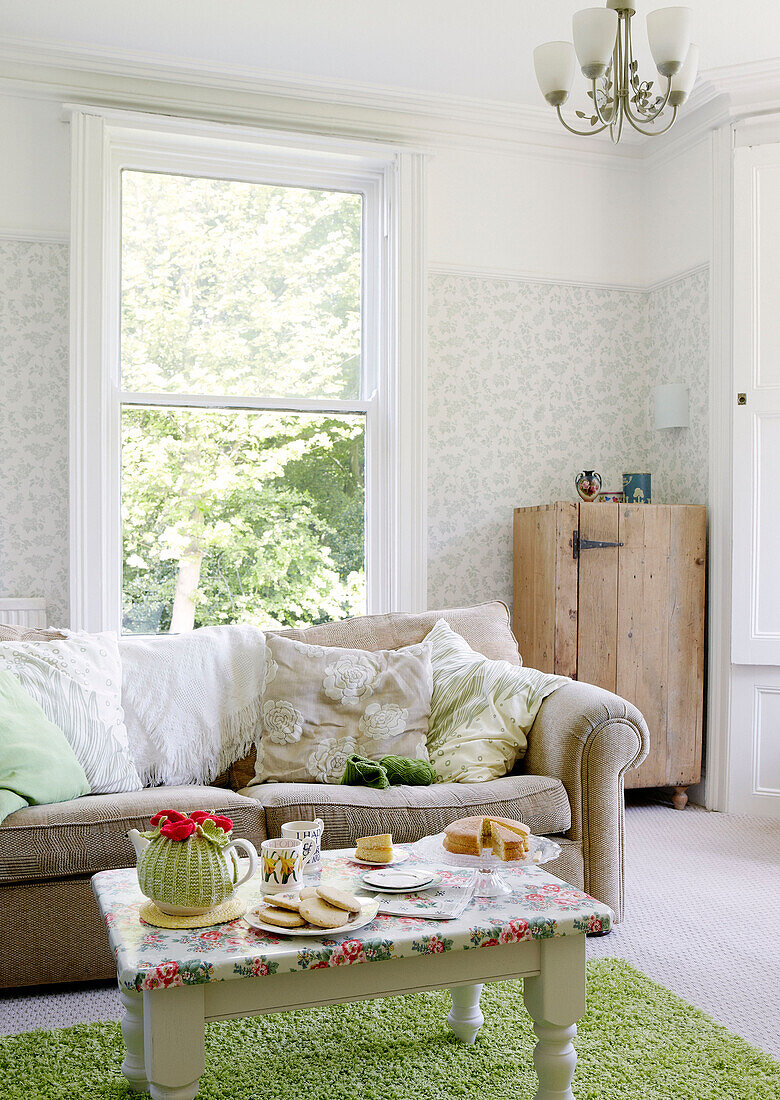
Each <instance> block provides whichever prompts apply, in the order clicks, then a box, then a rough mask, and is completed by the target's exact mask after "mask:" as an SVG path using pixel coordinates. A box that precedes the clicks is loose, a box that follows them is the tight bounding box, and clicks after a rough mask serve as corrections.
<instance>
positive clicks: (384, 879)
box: [360, 867, 441, 894]
mask: <svg viewBox="0 0 780 1100" xmlns="http://www.w3.org/2000/svg"><path fill="white" fill-rule="evenodd" d="M360 877H361V879H362V881H363V882H364V883H365V885H366V886H370V887H371V889H372V890H381V891H382V892H383V893H390V892H392V893H407V894H408V893H414V892H415V891H417V890H429V889H430V888H431V887H432V886H438V884H439V883H440V882H441V875H437V874H436V873H435V872H433V871H416V870H415V869H414V868H413V867H410V868H409V870H407V871H403V870H402V871H396V870H394V869H393V868H385V867H383V868H381V869H380V870H378V871H364V872H363V874H362V875H361V876H360Z"/></svg>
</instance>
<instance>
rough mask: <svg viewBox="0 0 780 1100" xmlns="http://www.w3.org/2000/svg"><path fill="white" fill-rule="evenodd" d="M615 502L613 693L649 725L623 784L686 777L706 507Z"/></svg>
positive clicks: (697, 712) (695, 711) (692, 766)
mask: <svg viewBox="0 0 780 1100" xmlns="http://www.w3.org/2000/svg"><path fill="white" fill-rule="evenodd" d="M619 507H620V522H619V532H620V541H621V542H622V543H623V545H622V547H621V548H620V551H619V554H620V566H619V579H618V627H617V633H618V640H617V693H618V695H622V696H624V698H626V699H628V700H630V701H631V702H632V703H634V704H635V705H636V706H637V707H638V708H639V709H640V710H641V711H642V713H643V714H644V716H645V719H646V721H647V725H648V729H649V731H650V753H649V755H648V757H647V760H646V761H645V763H644V764H643V765H642V766H641V768H639V769H638V770H636V771H632V772H628V773H627V775H626V785H627V786H629V787H655V786H666V785H674V786H677V785H687V784H689V783H694V782H697V781H698V779H699V775H700V767H701V723H702V680H703V669H704V554H705V549H704V547H705V522H706V520H705V511H704V508H701V507H696V506H670V505H646V506H642V505H630V504H621V505H620V506H619Z"/></svg>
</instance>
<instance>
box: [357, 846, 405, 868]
mask: <svg viewBox="0 0 780 1100" xmlns="http://www.w3.org/2000/svg"><path fill="white" fill-rule="evenodd" d="M356 851H357V848H348V849H347V856H348V857H349V859H351V860H352V862H353V863H359V864H360V865H361V866H362V867H392V866H393V865H394V864H396V863H406V861H407V859H408V858H409V852H407V850H406V848H393V858H392V859H391V860H390V862H389V863H374V861H373V860H370V859H358V857H357V856H356V855H355V852H356Z"/></svg>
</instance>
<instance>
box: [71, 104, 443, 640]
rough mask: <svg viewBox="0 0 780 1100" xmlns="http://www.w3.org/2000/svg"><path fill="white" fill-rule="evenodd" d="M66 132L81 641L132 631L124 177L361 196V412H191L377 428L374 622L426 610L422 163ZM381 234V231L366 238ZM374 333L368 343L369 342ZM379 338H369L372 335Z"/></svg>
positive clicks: (118, 130)
mask: <svg viewBox="0 0 780 1100" xmlns="http://www.w3.org/2000/svg"><path fill="white" fill-rule="evenodd" d="M64 110H65V115H66V117H67V119H68V120H69V121H70V124H71V301H70V305H71V325H70V327H71V344H70V357H71V389H70V490H71V502H70V551H71V552H70V566H71V571H70V604H71V626H72V628H73V629H76V630H89V631H100V630H117V631H119V630H121V607H122V543H121V501H120V474H121V425H120V410H121V405H122V404H123V403H130V402H134V403H137V404H146V405H148V404H156V403H162V402H160V401H159V397H160V396H161V395H154V394H143V395H138V394H135V395H133V397H132V398H130V399H129V400H128V395H127V394H123V393H122V391H121V388H120V362H119V353H120V349H119V332H120V328H119V322H120V289H119V288H120V264H121V254H120V230H121V222H120V219H121V209H120V201H121V173H122V171H123V170H125V169H129V170H140V171H159V172H171V173H175V174H178V175H200V176H211V177H215V178H220V179H230V178H233V179H241V180H247V181H249V182H257V183H274V184H285V183H286V184H290V185H293V186H304V187H305V186H310V187H316V186H322V187H325V188H328V189H336V190H346V191H357V192H360V193H362V194H363V196H364V215H365V217H364V225H365V226H366V227H368V231H366V232H365V233H364V273H365V274H366V284H365V287H364V292H363V314H364V316H363V326H364V339H363V351H364V354H365V353H367V352H368V353H369V354H371V349H372V348H374V349H376V352H375V354H374V355H373V356H372V359H371V361H369V362H368V363H367V364H366V370H365V371H364V378H365V379H366V380H367V383H368V384H367V386H366V390H367V392H364V393H362V394H361V397H360V399H359V400H357V401H337V400H333V401H320V400H316V401H306V400H297V399H290V400H287V399H279V400H274V399H266V398H262V399H261V398H258V399H253V398H240V397H239V398H236V397H233V398H223V397H215V398H211V397H208V398H204V397H202V396H198V397H188V396H186V395H181V394H165V395H164V398H165V400H164V404H165V405H167V406H170V405H181V406H185V407H201V408H203V407H206V408H211V407H215V406H218V407H227V408H235V409H269V408H273V409H284V410H291V411H309V410H321V411H332V412H364V413H365V414H366V438H367V445H366V499H367V508H366V573H367V592H366V601H367V611H368V613H369V614H374V613H380V612H386V611H420V610H423V609H424V608H425V607H426V606H427V599H426V545H425V544H426V501H425V479H426V461H425V425H426V400H425V397H426V377H425V242H424V232H423V220H424V218H423V215H424V210H423V205H424V160H425V157H424V154H422V153H419V152H414V151H407V150H399V149H395V148H387V147H381V146H379V145H377V144H375V143H369V142H356V141H352V140H346V139H345V140H342V139H331V138H320V137H316V136H313V135H296V134H286V133H285V134H283V133H277V132H272V131H267V130H256V129H251V128H248V127H245V126H233V125H230V124H222V123H211V122H201V121H195V120H188V119H182V118H171V117H168V116H162V115H144V114H137V113H135V112H127V111H120V110H113V109H108V108H105V109H104V108H92V107H84V106H69V105H66V106H65V109H64ZM372 225H373V226H375V227H377V231H376V232H372V231H371V228H370V227H371V226H372ZM371 328H373V338H372V336H371ZM367 333H368V334H369V335H368V338H366V334H367Z"/></svg>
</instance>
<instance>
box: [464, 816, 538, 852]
mask: <svg viewBox="0 0 780 1100" xmlns="http://www.w3.org/2000/svg"><path fill="white" fill-rule="evenodd" d="M530 836H531V830H530V829H529V828H528V826H527V825H524V824H523V822H522V821H515V820H513V819H512V818H508V817H462V818H461V819H460V820H459V821H453V823H452V824H451V825H448V826H447V828H446V829H445V830H444V847H445V848H446V849H447V851H448V852H456V853H458V854H460V855H466V856H481V855H482V853H483V851H484V850H485V849H486V848H487V849H490V851H492V853H493V855H494V856H496V857H497V858H498V859H503V860H506V861H512V860H516V859H524V858H525V856H527V855H528V851H529V837H530Z"/></svg>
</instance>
